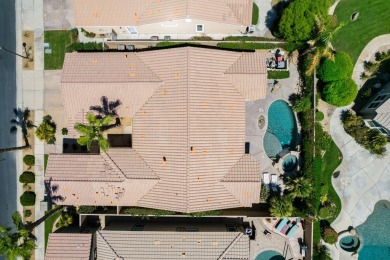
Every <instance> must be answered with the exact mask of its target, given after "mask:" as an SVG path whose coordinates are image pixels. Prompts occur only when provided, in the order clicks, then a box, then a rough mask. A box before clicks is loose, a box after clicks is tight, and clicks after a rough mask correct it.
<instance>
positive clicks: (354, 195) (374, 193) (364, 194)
mask: <svg viewBox="0 0 390 260" xmlns="http://www.w3.org/2000/svg"><path fill="white" fill-rule="evenodd" d="M346 109H348V108H337V109H336V111H335V112H334V114H333V116H332V118H331V122H330V125H331V128H330V129H331V135H332V138H333V140H334V141H335V143H336V144H337V146H338V147H339V148H340V150H341V152H342V154H343V161H342V163H341V164H340V166H339V167H338V168H337V169H336V171H339V172H340V176H339V177H338V178H336V179H335V178H333V179H332V183H333V186H334V188H335V190H336V192H337V193H338V195H339V196H340V199H341V204H342V210H341V213H340V215H339V216H338V217H337V219H336V220H335V221H334V222H333V223H332V224H331V225H332V227H333V228H334V229H335V230H336V231H337V232H341V231H344V230H346V229H348V227H349V226H353V227H357V226H359V225H360V224H362V223H364V222H365V221H366V219H367V217H368V216H369V215H370V214H371V213H372V211H373V210H374V206H375V204H376V203H377V202H378V201H379V200H390V189H389V187H390V153H389V152H388V153H387V154H386V155H385V156H383V157H381V158H378V157H377V156H375V155H373V154H370V153H369V152H368V151H367V150H365V149H364V148H362V147H361V146H360V145H358V144H357V143H356V142H355V140H354V139H353V138H352V137H351V136H350V135H348V134H347V133H346V132H345V130H344V127H343V125H342V122H341V120H340V114H341V112H342V111H343V110H346ZM386 148H387V150H388V151H390V144H388V145H387V147H386Z"/></svg>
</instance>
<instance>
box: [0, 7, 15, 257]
mask: <svg viewBox="0 0 390 260" xmlns="http://www.w3.org/2000/svg"><path fill="white" fill-rule="evenodd" d="M15 42H16V39H15V1H14V0H0V45H2V46H4V47H5V48H7V49H9V50H11V51H15V45H16V44H15ZM15 59H16V56H15V55H13V54H11V53H8V52H5V51H0V147H1V148H7V147H13V146H15V145H16V135H12V134H10V131H9V130H10V127H11V125H10V122H9V121H10V120H11V119H12V118H13V111H12V110H13V109H14V108H15V106H16V72H15ZM15 158H16V153H15V152H11V153H2V154H0V224H2V225H10V224H11V223H12V222H11V215H12V213H14V212H15V211H16V205H17V204H16V203H17V198H16V183H17V182H16V175H17V173H16V161H15V160H16V159H15ZM0 259H1V257H0Z"/></svg>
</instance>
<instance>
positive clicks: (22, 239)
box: [0, 212, 36, 259]
mask: <svg viewBox="0 0 390 260" xmlns="http://www.w3.org/2000/svg"><path fill="white" fill-rule="evenodd" d="M12 222H13V223H14V225H15V232H11V231H12V228H11V227H4V226H2V225H0V232H1V236H0V255H5V256H6V257H7V258H8V259H15V258H16V257H18V256H20V257H23V258H24V259H30V257H31V254H32V250H34V249H35V248H36V244H35V237H34V236H33V235H32V233H31V231H30V230H28V229H26V227H25V226H24V225H23V222H22V217H21V216H20V213H19V212H15V213H14V214H13V215H12Z"/></svg>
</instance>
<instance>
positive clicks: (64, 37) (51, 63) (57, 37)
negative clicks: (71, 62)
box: [45, 31, 71, 70]
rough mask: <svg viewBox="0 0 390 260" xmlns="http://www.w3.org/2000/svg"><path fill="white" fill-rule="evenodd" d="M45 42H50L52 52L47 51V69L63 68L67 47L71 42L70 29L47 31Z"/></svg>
mask: <svg viewBox="0 0 390 260" xmlns="http://www.w3.org/2000/svg"><path fill="white" fill-rule="evenodd" d="M45 43H49V44H50V47H48V48H47V49H51V50H52V53H51V54H47V53H45V70H58V69H62V65H63V63H64V57H65V48H66V46H67V45H69V44H70V43H71V39H70V32H69V31H45Z"/></svg>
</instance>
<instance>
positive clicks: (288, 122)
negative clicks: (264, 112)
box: [264, 100, 298, 158]
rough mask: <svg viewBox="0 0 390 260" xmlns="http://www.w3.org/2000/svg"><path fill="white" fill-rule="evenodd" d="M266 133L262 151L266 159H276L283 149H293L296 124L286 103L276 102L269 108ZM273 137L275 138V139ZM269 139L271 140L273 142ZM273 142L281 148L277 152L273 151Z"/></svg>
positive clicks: (282, 101) (296, 131) (292, 113)
mask: <svg viewBox="0 0 390 260" xmlns="http://www.w3.org/2000/svg"><path fill="white" fill-rule="evenodd" d="M267 133H270V134H267ZM267 133H266V134H265V135H264V150H265V152H266V154H267V155H268V157H270V158H274V157H276V155H277V154H278V153H279V152H280V151H281V150H282V149H283V148H287V147H288V148H289V149H290V150H294V149H295V146H296V137H297V133H298V130H297V124H296V121H295V116H294V112H293V111H292V109H291V108H290V107H289V106H288V104H287V102H286V101H284V100H276V101H274V102H273V103H272V104H271V106H270V107H269V109H268V128H267ZM273 137H276V139H274V138H273ZM270 138H273V140H271V139H270ZM275 140H277V141H276V142H278V144H277V146H278V147H282V149H280V150H279V151H277V152H276V151H275V147H276V145H275V144H274V143H275Z"/></svg>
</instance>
